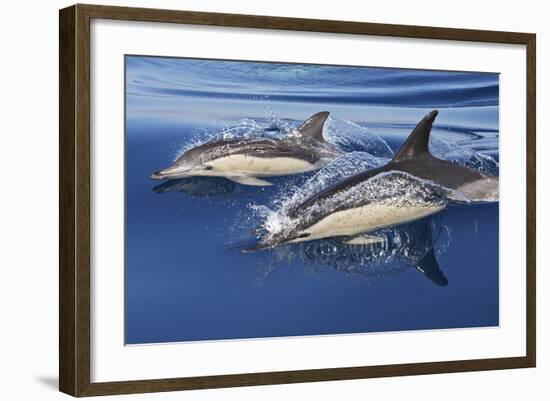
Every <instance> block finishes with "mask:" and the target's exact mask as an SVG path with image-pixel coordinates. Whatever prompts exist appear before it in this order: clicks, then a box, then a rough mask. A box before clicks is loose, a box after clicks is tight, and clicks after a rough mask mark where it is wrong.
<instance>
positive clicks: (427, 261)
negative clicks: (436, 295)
mask: <svg viewBox="0 0 550 401" xmlns="http://www.w3.org/2000/svg"><path fill="white" fill-rule="evenodd" d="M416 268H417V269H418V270H419V271H420V272H422V273H423V274H424V275H425V276H426V277H427V278H429V279H430V280H431V281H432V282H433V283H434V284H437V285H438V286H440V287H445V286H446V285H447V284H449V280H447V277H445V275H444V274H443V272H442V271H441V268H440V267H439V263H437V259H436V258H435V253H434V250H433V248H432V249H430V250H429V252H428V253H427V254H426V255H424V257H423V258H422V259H420V261H419V262H418V264H417V265H416Z"/></svg>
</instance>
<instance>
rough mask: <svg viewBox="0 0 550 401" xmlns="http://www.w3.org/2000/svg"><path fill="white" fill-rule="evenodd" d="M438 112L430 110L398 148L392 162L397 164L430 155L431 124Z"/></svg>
mask: <svg viewBox="0 0 550 401" xmlns="http://www.w3.org/2000/svg"><path fill="white" fill-rule="evenodd" d="M438 113H439V112H438V111H437V110H432V111H430V112H429V113H428V114H426V116H425V117H424V118H423V119H422V120H420V122H419V123H418V124H417V125H416V127H415V128H414V130H413V131H412V132H411V133H410V135H409V137H408V138H407V140H406V141H405V143H404V144H403V145H402V146H401V148H399V150H398V151H397V153H396V154H395V156H394V158H393V160H392V162H398V161H400V160H403V159H410V158H412V157H416V156H418V155H420V154H423V153H428V154H429V153H430V151H429V147H428V143H429V140H430V132H431V130H432V124H433V122H434V120H435V118H436V117H437V114H438Z"/></svg>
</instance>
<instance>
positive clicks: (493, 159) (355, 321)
mask: <svg viewBox="0 0 550 401" xmlns="http://www.w3.org/2000/svg"><path fill="white" fill-rule="evenodd" d="M498 98H499V80H498V74H494V73H468V72H447V71H424V70H406V69H385V68H367V67H341V66H319V65H300V64H280V63H254V62H236V61H217V60H194V59H176V58H160V57H145V56H127V57H126V133H125V141H126V142H125V143H126V145H125V147H126V161H125V163H126V179H125V194H126V198H125V199H126V200H125V202H126V205H125V206H126V207H125V213H126V216H125V217H126V219H125V221H126V231H125V232H126V249H125V251H126V266H125V305H126V308H125V332H126V343H127V344H144V343H160V342H175V341H196V340H222V339H240V338H261V337H277V336H303V335H321V334H344V333H364V332H378V331H396V330H424V329H444V328H463V327H486V326H495V325H498V324H499V298H498V295H499V287H498V266H499V265H498V217H499V213H498V202H493V203H486V204H476V205H472V204H466V205H464V204H452V205H450V206H449V207H448V208H446V209H445V210H444V211H443V212H441V213H439V214H437V215H434V216H431V217H428V218H425V219H423V220H420V221H417V222H413V223H409V224H405V225H402V226H399V227H395V228H392V229H388V230H386V231H385V232H384V233H383V234H384V235H386V236H387V237H388V238H390V239H391V241H392V244H393V245H392V246H390V247H389V248H388V249H379V248H376V247H353V246H345V245H343V244H342V243H341V242H338V241H335V240H330V239H329V240H322V241H311V242H307V243H303V244H295V245H287V246H281V247H276V248H273V249H269V250H264V251H258V252H252V253H249V252H243V249H245V248H247V246H249V245H250V244H251V243H252V242H253V241H254V239H255V230H256V229H257V228H258V227H259V226H261V225H262V223H264V222H265V220H266V219H267V218H269V213H266V211H268V212H269V211H271V210H276V209H277V207H278V205H280V204H281V201H282V200H284V199H288V197H289V196H292V194H293V193H295V192H296V191H298V190H300V189H301V188H302V187H303V186H304V185H306V184H307V183H308V182H310V181H308V180H312V179H314V178H315V175H316V174H319V172H314V173H308V174H302V175H296V176H291V177H276V178H269V179H268V180H270V181H272V182H273V183H274V184H275V185H273V186H270V187H250V186H243V185H240V184H237V183H234V182H232V181H229V180H227V179H225V178H206V177H196V178H189V179H184V180H179V181H174V182H159V181H153V180H151V179H150V178H149V176H150V174H151V173H152V172H153V171H156V170H158V169H160V168H163V167H166V166H168V165H170V164H171V162H172V161H173V160H174V158H175V157H177V155H178V154H180V153H181V152H182V150H184V149H186V148H189V147H190V146H192V144H196V143H200V142H204V141H206V140H209V139H211V138H215V137H216V138H218V137H227V136H238V135H280V136H284V135H286V133H287V132H288V130H289V129H291V128H292V127H295V126H296V125H298V124H299V123H300V122H301V121H303V120H304V119H306V118H307V117H309V116H310V115H311V114H313V113H315V112H318V111H321V110H327V111H330V113H331V117H330V118H329V120H328V121H327V125H326V126H325V130H324V136H325V138H326V139H327V140H328V141H329V142H332V143H334V144H335V145H336V146H338V147H339V148H340V149H341V150H342V151H343V152H345V153H347V155H345V156H344V162H343V164H342V166H345V165H346V163H348V165H353V166H355V168H361V166H362V165H361V164H360V163H359V162H357V161H356V159H353V158H355V157H357V158H358V159H357V160H369V161H370V160H378V161H380V162H384V161H385V160H387V159H388V158H390V157H391V154H392V153H393V152H395V150H396V149H397V148H398V147H399V146H400V145H401V144H402V142H403V141H404V139H405V138H406V136H407V135H408V134H409V133H410V131H411V129H412V128H413V127H414V125H415V124H416V123H417V122H418V121H419V120H420V119H421V118H422V117H423V116H424V115H425V114H426V113H427V112H428V111H430V110H431V109H438V110H439V111H440V114H439V116H438V118H437V120H436V124H435V126H434V129H433V134H432V139H431V142H430V149H431V151H432V152H433V153H434V154H436V155H438V156H440V157H444V158H446V159H448V160H452V161H454V162H457V163H461V164H464V165H468V166H470V167H472V168H476V169H479V170H483V171H487V172H490V173H492V174H495V175H498V161H499V158H498V120H499V114H498V113H499V111H498ZM349 157H351V158H352V159H350V160H352V161H351V162H349V161H348V162H346V160H345V159H346V158H349ZM336 166H337V167H338V166H339V165H338V164H337V165H336ZM327 171H328V169H327ZM342 171H343V172H342V175H345V174H346V173H347V170H342ZM321 174H325V172H321ZM430 251H433V253H434V256H435V259H436V260H437V263H438V265H439V267H440V270H441V272H442V273H443V274H444V276H445V280H446V282H447V285H443V286H442V285H441V282H440V283H439V285H438V283H437V282H435V281H437V280H436V279H434V278H433V277H432V276H431V275H430V273H429V272H422V271H420V270H419V269H417V268H416V267H415V266H414V265H413V264H414V262H411V255H413V256H414V255H415V254H416V253H419V254H424V253H426V252H430ZM411 263H413V264H411ZM434 280H435V281H434Z"/></svg>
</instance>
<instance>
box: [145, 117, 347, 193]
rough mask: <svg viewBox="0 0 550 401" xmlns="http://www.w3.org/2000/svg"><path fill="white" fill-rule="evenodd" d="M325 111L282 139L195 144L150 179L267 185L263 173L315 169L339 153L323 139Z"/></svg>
mask: <svg viewBox="0 0 550 401" xmlns="http://www.w3.org/2000/svg"><path fill="white" fill-rule="evenodd" d="M328 115H329V113H328V112H326V111H323V112H320V113H317V114H314V115H313V116H311V117H310V118H308V119H307V120H306V121H305V122H304V123H302V124H301V125H300V126H299V127H298V128H297V129H296V130H295V132H293V134H292V135H289V136H288V137H287V138H284V139H266V138H255V139H250V138H247V139H243V138H233V139H223V140H218V141H212V142H207V143H205V144H202V145H199V146H196V147H194V148H192V149H190V150H188V151H186V152H185V153H184V154H183V155H181V156H180V157H179V158H178V159H177V160H176V161H175V162H174V164H173V165H172V166H170V167H168V168H165V169H163V170H160V171H156V172H154V173H153V174H152V175H151V178H152V179H174V178H183V177H192V176H210V177H225V178H228V179H230V180H233V181H235V182H238V183H240V184H245V185H258V186H262V185H271V183H270V182H269V181H266V180H263V179H261V178H263V177H273V176H281V175H290V174H298V173H304V172H308V171H313V170H317V169H319V168H321V167H323V166H324V165H325V164H327V163H328V162H329V161H330V160H332V159H333V158H334V157H337V156H339V155H340V154H341V152H340V151H338V150H337V149H336V148H335V147H334V146H332V145H330V144H329V143H327V142H325V140H324V138H323V126H324V124H325V121H326V120H327V118H328Z"/></svg>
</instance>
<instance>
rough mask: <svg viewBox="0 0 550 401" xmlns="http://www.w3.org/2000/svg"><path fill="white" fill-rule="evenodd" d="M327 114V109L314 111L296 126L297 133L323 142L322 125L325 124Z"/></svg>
mask: <svg viewBox="0 0 550 401" xmlns="http://www.w3.org/2000/svg"><path fill="white" fill-rule="evenodd" d="M329 114H330V113H329V112H328V111H321V112H319V113H315V114H314V115H312V116H311V117H309V118H308V119H307V120H306V121H304V122H303V123H302V125H300V126H299V127H298V128H297V131H298V133H299V134H300V135H302V136H305V137H309V138H313V139H316V140H318V141H319V142H324V141H325V138H323V126H324V125H325V121H327V118H328V115H329Z"/></svg>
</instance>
